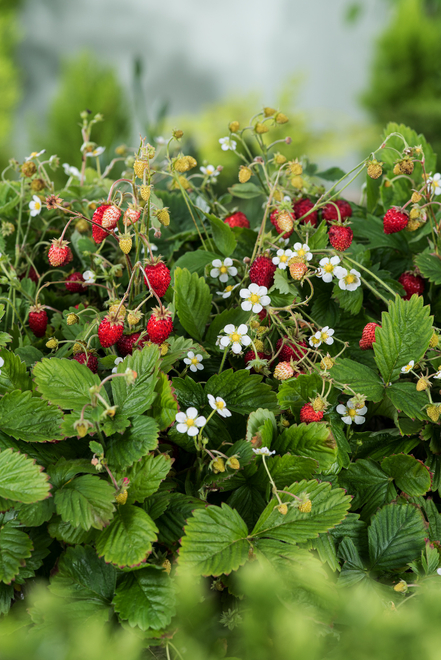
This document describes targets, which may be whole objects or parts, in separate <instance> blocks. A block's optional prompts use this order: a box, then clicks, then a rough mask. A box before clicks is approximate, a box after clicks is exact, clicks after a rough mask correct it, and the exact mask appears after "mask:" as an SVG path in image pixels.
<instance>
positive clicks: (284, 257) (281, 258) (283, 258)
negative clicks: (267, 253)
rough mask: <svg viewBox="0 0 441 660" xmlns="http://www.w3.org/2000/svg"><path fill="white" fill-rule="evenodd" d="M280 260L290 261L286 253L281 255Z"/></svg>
mask: <svg viewBox="0 0 441 660" xmlns="http://www.w3.org/2000/svg"><path fill="white" fill-rule="evenodd" d="M280 261H281V262H282V263H283V264H284V263H285V261H288V257H287V256H286V254H282V256H281V257H280Z"/></svg>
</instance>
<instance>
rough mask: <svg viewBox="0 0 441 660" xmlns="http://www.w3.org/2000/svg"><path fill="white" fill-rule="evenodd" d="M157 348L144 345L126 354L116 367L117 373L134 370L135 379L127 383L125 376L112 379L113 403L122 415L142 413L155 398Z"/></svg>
mask: <svg viewBox="0 0 441 660" xmlns="http://www.w3.org/2000/svg"><path fill="white" fill-rule="evenodd" d="M159 357H160V353H159V348H158V346H156V344H152V345H151V346H144V348H143V349H142V350H141V351H134V352H133V355H127V357H125V358H124V360H123V362H120V363H119V364H118V367H117V373H119V374H123V373H124V372H125V371H126V369H132V370H133V371H136V374H137V376H136V379H135V382H134V383H132V384H130V385H129V384H127V382H126V379H125V378H113V379H112V392H113V399H114V402H115V405H117V406H118V407H119V410H120V412H121V413H123V414H124V415H129V416H131V415H142V413H143V412H145V411H146V410H148V409H149V408H150V407H151V405H152V403H153V401H154V399H155V393H154V390H155V385H156V379H157V374H158V369H159Z"/></svg>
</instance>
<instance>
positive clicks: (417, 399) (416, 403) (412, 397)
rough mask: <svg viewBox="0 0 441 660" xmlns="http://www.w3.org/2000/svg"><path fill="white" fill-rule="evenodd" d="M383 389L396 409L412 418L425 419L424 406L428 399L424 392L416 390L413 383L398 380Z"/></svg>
mask: <svg viewBox="0 0 441 660" xmlns="http://www.w3.org/2000/svg"><path fill="white" fill-rule="evenodd" d="M385 391H386V393H387V396H388V397H389V399H390V400H391V401H392V403H393V404H394V406H395V408H396V409H397V410H401V411H402V412H404V413H405V414H406V415H408V416H409V417H411V418H412V419H427V416H426V412H425V410H424V406H425V405H426V404H427V403H428V402H429V401H428V398H427V395H426V394H425V393H424V392H417V390H416V387H415V383H409V382H406V381H402V382H400V381H398V382H397V383H393V384H392V385H391V387H388V388H387V389H386V390H385Z"/></svg>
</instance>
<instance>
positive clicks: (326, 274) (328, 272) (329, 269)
mask: <svg viewBox="0 0 441 660" xmlns="http://www.w3.org/2000/svg"><path fill="white" fill-rule="evenodd" d="M339 263H340V257H331V258H330V259H329V258H328V257H324V258H323V259H320V261H319V265H320V268H319V269H318V271H317V273H316V275H317V277H321V278H322V280H323V282H328V283H329V282H331V281H332V276H333V275H334V270H335V267H336V266H338V264H339Z"/></svg>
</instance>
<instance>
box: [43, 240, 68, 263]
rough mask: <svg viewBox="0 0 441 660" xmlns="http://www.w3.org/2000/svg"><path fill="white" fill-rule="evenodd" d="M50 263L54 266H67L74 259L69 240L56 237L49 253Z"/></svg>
mask: <svg viewBox="0 0 441 660" xmlns="http://www.w3.org/2000/svg"><path fill="white" fill-rule="evenodd" d="M47 258H48V259H49V263H50V265H51V266H53V267H54V268H57V267H58V266H66V265H67V264H68V263H70V262H71V261H72V259H73V254H72V250H71V249H70V247H69V243H68V241H63V240H62V239H60V238H54V239H53V241H52V245H51V246H50V248H49V252H48V253H47Z"/></svg>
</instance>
